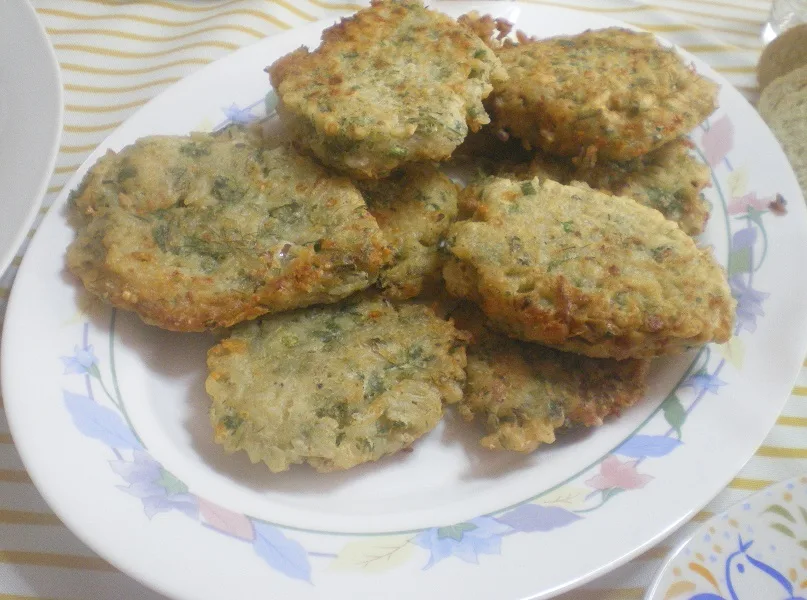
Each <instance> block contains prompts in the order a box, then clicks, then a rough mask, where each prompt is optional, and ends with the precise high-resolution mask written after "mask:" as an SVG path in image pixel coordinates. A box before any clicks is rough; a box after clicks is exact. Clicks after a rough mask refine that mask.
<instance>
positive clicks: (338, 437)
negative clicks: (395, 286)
mask: <svg viewBox="0 0 807 600" xmlns="http://www.w3.org/2000/svg"><path fill="white" fill-rule="evenodd" d="M466 342H467V335H465V334H463V333H462V332H459V331H458V330H457V329H455V328H454V326H453V324H452V323H451V322H449V321H444V320H442V319H439V318H437V317H436V316H435V315H434V313H433V312H432V311H431V310H429V309H428V308H426V307H423V306H418V305H415V304H399V305H393V304H391V303H389V302H386V301H384V300H381V299H378V298H365V299H361V300H353V299H351V300H348V301H345V302H344V303H342V304H338V305H330V306H323V307H311V308H307V309H303V310H299V311H294V312H289V313H284V314H282V315H275V316H271V317H267V318H264V319H262V320H260V321H253V322H250V323H245V324H242V325H239V326H238V327H236V328H235V329H233V332H232V335H231V336H230V337H229V338H227V339H225V340H223V341H222V342H220V343H219V344H218V345H216V346H214V347H213V348H212V349H211V350H210V351H209V352H208V361H207V362H208V368H209V370H210V376H209V377H208V379H207V383H206V388H207V392H208V394H209V395H210V397H211V398H212V400H213V404H212V407H211V409H210V419H211V422H212V424H213V428H214V430H215V439H216V441H217V442H218V443H219V444H221V445H223V446H224V449H225V450H226V451H227V452H235V451H236V450H244V451H245V452H246V453H247V454H248V455H249V458H250V460H252V462H259V461H263V462H264V463H266V465H267V466H268V467H269V469H270V470H271V471H273V472H280V471H285V470H287V469H288V468H289V466H290V465H293V464H298V463H303V462H308V463H309V464H310V465H312V466H313V467H314V468H315V469H316V470H318V471H335V470H341V469H349V468H350V467H354V466H356V465H358V464H361V463H364V462H368V461H374V460H378V459H379V458H381V457H382V456H385V455H388V454H393V453H395V452H398V451H399V450H402V449H404V448H407V447H409V446H410V445H411V444H412V443H413V442H414V441H415V440H416V439H417V438H419V437H420V436H422V435H423V434H424V433H426V432H428V431H430V430H431V429H432V428H434V426H435V425H436V424H437V423H438V421H439V420H440V418H441V416H442V411H443V402H448V403H454V402H457V401H459V400H460V398H461V397H462V386H463V383H464V381H465V371H464V368H465V345H466Z"/></svg>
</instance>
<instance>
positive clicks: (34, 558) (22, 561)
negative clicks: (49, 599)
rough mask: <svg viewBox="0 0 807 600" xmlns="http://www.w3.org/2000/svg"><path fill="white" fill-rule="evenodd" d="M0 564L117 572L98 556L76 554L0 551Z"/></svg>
mask: <svg viewBox="0 0 807 600" xmlns="http://www.w3.org/2000/svg"><path fill="white" fill-rule="evenodd" d="M0 563H6V564H12V565H36V566H38V567H57V568H62V569H87V570H90V571H117V569H115V567H113V566H112V565H110V564H109V563H108V562H106V561H105V560H103V559H102V558H98V557H97V556H77V555H75V554H54V553H51V552H21V551H17V550H0Z"/></svg>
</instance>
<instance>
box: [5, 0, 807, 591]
mask: <svg viewBox="0 0 807 600" xmlns="http://www.w3.org/2000/svg"><path fill="white" fill-rule="evenodd" d="M442 8H443V9H444V10H446V11H447V12H450V13H451V14H453V15H455V16H457V15H460V14H462V13H464V12H467V11H469V10H471V9H478V10H482V11H485V12H491V13H494V14H496V15H499V16H504V17H506V18H509V19H510V20H513V21H516V23H517V25H518V27H520V28H522V29H524V30H526V31H528V32H529V33H533V34H537V35H552V34H559V33H571V32H576V31H580V30H583V29H586V28H590V27H595V28H596V27H605V26H609V25H613V24H614V22H613V21H610V20H607V19H604V18H602V17H600V16H598V15H592V14H587V13H579V12H573V11H567V10H562V9H556V8H547V7H539V6H529V5H520V4H509V3H500V2H496V3H488V4H478V3H463V2H452V3H445V4H443V5H442ZM322 27H324V25H323V24H321V23H320V24H316V25H312V26H310V27H306V28H302V29H299V30H295V31H294V32H291V33H289V34H287V35H279V36H277V37H273V38H269V39H267V40H264V41H263V42H260V43H258V44H256V45H254V46H251V47H249V48H246V49H244V50H242V51H240V52H237V53H235V54H233V55H232V56H230V57H228V58H226V59H224V60H222V61H219V62H217V63H215V64H213V65H210V66H209V67H207V68H205V69H203V70H201V71H200V72H199V73H197V74H195V75H194V76H192V77H189V78H187V79H185V80H184V81H182V82H180V83H178V84H177V85H176V86H174V87H172V88H171V89H170V90H168V91H167V92H165V93H164V94H162V95H161V96H160V97H159V98H157V99H155V100H153V101H152V102H151V103H149V104H148V105H147V106H145V107H144V108H143V109H142V110H141V111H140V112H139V113H138V114H137V115H135V116H134V117H133V118H131V119H130V120H129V121H128V122H126V123H125V124H124V125H123V126H121V127H120V128H119V129H118V130H117V131H116V132H115V133H113V134H112V135H111V136H110V137H109V138H108V139H107V141H106V142H105V143H104V144H103V145H102V146H101V147H100V148H99V149H98V150H97V151H96V152H95V153H94V154H93V155H92V156H91V157H90V158H89V160H88V162H87V163H86V164H85V165H84V166H83V167H82V168H81V169H80V171H79V173H78V174H77V175H76V177H75V178H74V179H73V180H72V181H71V183H70V184H69V185H67V186H66V188H65V192H64V193H63V194H62V195H61V197H60V199H59V201H58V204H57V208H56V209H55V210H52V211H51V212H50V213H49V214H48V217H47V219H46V220H45V222H44V223H43V224H42V226H41V227H40V229H39V232H38V233H37V235H36V238H35V239H34V241H33V243H32V245H31V247H30V249H29V250H28V253H27V256H26V257H25V260H24V261H23V264H22V267H21V270H20V272H19V274H18V276H17V281H16V284H15V286H14V289H13V292H12V295H11V298H10V301H9V308H8V316H7V318H6V323H5V331H4V332H3V345H2V384H3V393H4V397H5V404H6V410H7V412H8V418H9V423H10V425H11V428H12V433H13V435H14V438H15V442H16V444H17V448H18V449H19V452H20V455H21V456H22V459H23V461H24V462H25V465H26V467H27V468H28V470H29V471H30V473H31V477H32V479H33V480H34V482H35V483H36V484H37V486H38V487H39V489H40V490H41V492H42V494H43V495H44V497H45V498H46V500H47V501H48V502H49V503H50V505H51V506H52V507H53V510H54V511H55V512H56V513H57V514H58V515H59V516H60V517H61V518H62V519H63V520H64V521H65V523H66V524H67V525H68V526H69V527H71V528H72V529H73V530H74V531H75V532H76V534H77V535H78V536H79V537H81V538H82V539H83V540H84V541H85V542H86V543H87V544H88V545H89V546H91V547H92V548H93V549H95V550H96V551H97V552H98V553H99V554H101V555H102V556H103V557H105V558H106V559H108V560H109V561H110V562H112V563H113V564H114V565H116V566H118V567H119V568H121V569H122V570H124V571H126V572H127V573H129V574H131V575H132V576H134V577H136V578H138V579H139V580H141V581H143V582H144V583H146V584H148V585H150V586H152V587H154V588H155V589H157V590H159V591H161V592H163V593H165V594H167V595H169V596H172V597H175V598H187V599H193V600H208V599H214V598H231V597H243V598H255V597H263V596H264V595H265V594H266V593H270V594H271V595H272V597H276V598H288V599H292V598H295V599H297V598H300V599H306V598H322V597H328V598H334V599H340V598H350V599H353V598H379V597H383V598H385V599H395V598H402V599H403V598H415V597H416V598H422V599H425V600H428V599H431V598H445V597H446V594H447V593H449V590H450V595H451V596H452V597H458V598H467V599H472V598H496V599H497V600H508V599H513V600H515V599H521V598H527V597H530V598H546V597H549V596H551V595H554V594H557V593H559V592H560V591H562V590H564V589H568V588H571V587H573V586H576V585H579V584H581V583H583V582H584V581H587V580H589V579H591V578H593V577H595V576H597V575H599V574H602V573H604V572H605V571H607V570H609V569H612V568H614V567H616V566H617V565H619V564H622V563H624V562H625V561H627V560H629V559H630V558H631V557H633V556H634V555H636V554H637V553H639V552H640V551H642V550H643V549H644V548H647V547H648V546H650V545H652V544H653V543H655V542H656V541H658V540H659V539H661V538H663V537H664V536H666V535H667V534H669V533H670V532H671V531H672V530H673V529H675V528H676V527H677V526H679V525H680V524H681V523H683V522H685V520H686V519H687V518H688V517H689V516H690V515H692V514H693V513H694V512H695V511H697V510H698V509H700V508H701V507H702V506H703V505H704V504H706V503H707V502H708V501H709V499H711V498H712V497H713V496H714V495H715V494H716V493H717V492H718V491H719V490H720V489H721V488H722V487H723V486H724V485H725V484H726V483H727V482H728V481H729V480H730V479H731V477H732V476H733V474H734V473H736V472H737V471H738V470H739V469H740V467H741V466H742V465H743V463H744V462H745V461H746V460H747V459H748V457H749V456H751V454H752V453H753V451H754V449H755V448H756V447H757V446H758V445H759V444H760V443H761V441H762V439H763V438H764V436H765V434H766V432H767V431H768V429H769V428H770V427H771V426H772V424H773V422H774V420H775V419H776V416H777V414H778V413H779V410H780V408H781V406H782V405H783V403H784V402H785V400H786V398H787V396H788V393H789V391H790V387H791V385H792V383H793V381H794V379H795V376H796V373H797V370H798V368H799V366H800V364H801V360H802V357H803V356H804V350H805V339H804V337H803V336H802V333H804V332H805V331H806V330H807V307H806V306H805V304H804V302H803V298H805V297H807V276H805V271H804V269H803V268H802V265H801V260H802V259H801V257H802V256H803V243H804V240H805V239H807V219H806V218H805V217H807V215H806V214H805V212H807V211H805V207H804V203H803V199H802V196H801V193H800V192H799V189H798V187H797V185H796V181H795V178H794V176H793V173H792V171H791V169H790V167H789V166H788V163H787V161H786V160H785V158H784V155H783V154H782V151H781V150H780V148H779V146H778V144H777V143H776V142H775V141H774V138H773V137H772V135H771V134H770V132H769V131H768V130H767V129H766V127H765V126H764V124H763V123H762V121H761V120H760V119H759V118H758V116H757V115H756V113H755V112H754V110H753V109H752V108H751V107H750V106H749V105H748V104H747V103H746V101H745V100H744V99H743V98H742V96H740V94H739V93H738V92H737V91H736V90H734V89H732V88H731V87H730V86H729V84H728V83H726V82H725V81H724V80H722V79H721V78H720V77H719V76H718V75H716V74H715V73H714V72H713V71H711V70H710V69H709V68H708V67H707V66H706V65H704V64H701V63H698V62H697V61H696V60H695V59H694V58H692V57H691V56H687V60H692V61H693V62H694V63H695V64H696V67H697V68H698V69H699V70H700V71H701V72H703V73H705V74H707V75H708V76H710V77H714V78H715V79H717V80H718V81H720V82H721V83H722V84H723V88H722V92H721V96H720V104H721V109H720V110H719V111H718V112H717V113H716V114H715V115H713V116H712V117H711V118H710V119H709V121H708V122H707V123H704V124H703V125H702V126H701V127H699V128H698V129H697V130H696V131H694V132H693V134H692V139H693V141H694V142H695V144H696V145H697V151H698V153H699V154H700V156H701V157H702V159H703V160H704V161H706V162H707V163H708V164H709V165H710V166H711V168H712V172H713V186H712V187H711V188H710V189H709V190H708V197H709V200H710V201H711V202H712V204H713V206H714V214H713V216H712V218H711V221H710V224H709V228H708V231H707V233H706V234H705V235H704V237H703V243H705V244H711V245H713V246H714V247H715V252H716V255H717V257H718V258H719V260H720V261H721V262H722V263H724V264H725V265H726V267H727V269H728V273H729V277H730V279H731V285H732V289H733V291H734V294H735V295H736V297H737V299H738V301H739V309H738V320H737V324H736V330H735V336H734V337H733V338H732V340H731V341H730V342H729V343H727V344H724V345H721V346H710V347H707V348H704V349H703V350H701V351H700V352H697V353H692V354H690V355H686V356H680V357H677V358H671V359H666V360H659V361H657V364H655V367H654V369H653V372H652V375H651V385H650V389H649V392H648V395H647V398H646V400H645V401H644V402H642V403H640V404H639V405H638V406H636V407H634V408H632V409H630V410H628V411H626V413H625V414H624V415H623V416H622V417H621V418H620V419H615V420H612V421H610V422H609V423H608V424H607V425H606V426H604V427H602V428H599V429H597V430H591V431H583V432H578V433H576V434H574V435H571V436H567V437H566V438H565V439H563V440H562V441H559V442H558V443H556V444H554V445H552V446H551V447H546V448H543V449H541V450H540V451H538V452H535V453H533V454H531V455H528V456H521V455H515V454H510V453H507V454H504V453H490V452H488V451H485V450H482V449H481V448H480V447H479V446H478V444H477V440H478V432H476V431H473V430H472V429H468V428H467V427H464V426H461V425H460V424H459V423H457V422H456V420H454V419H453V418H452V417H451V414H449V415H448V418H447V419H445V421H444V422H443V423H442V424H441V425H440V426H439V427H438V429H437V430H435V431H434V432H432V433H431V434H430V435H428V436H427V437H426V438H424V439H422V440H421V441H419V442H418V443H417V444H416V445H415V447H414V452H412V453H409V454H402V455H400V456H395V457H390V458H388V459H384V460H382V461H380V462H379V463H377V464H372V465H364V466H362V467H359V468H357V469H354V470H351V471H348V472H343V473H332V474H327V475H320V474H316V473H314V472H313V471H311V470H310V469H307V468H295V469H293V470H292V471H290V472H288V473H285V474H280V475H273V474H271V473H269V472H268V470H267V469H266V468H265V467H263V466H262V465H252V464H250V463H249V461H248V460H247V458H246V457H245V456H239V455H236V456H225V455H224V453H223V452H222V451H221V450H220V449H219V448H218V447H217V446H215V445H214V444H213V442H212V439H211V438H212V435H211V430H210V425H209V423H208V419H207V408H208V399H207V397H206V395H205V392H204V387H203V382H204V378H205V375H206V372H205V365H204V356H205V351H206V349H207V348H208V347H209V346H210V345H211V344H212V342H213V340H212V338H211V337H210V336H207V335H201V334H200V335H187V334H186V335H182V334H176V333H170V332H165V331H160V330H158V329H155V328H153V327H148V326H145V325H143V324H142V323H141V322H140V321H139V320H138V319H137V318H136V317H134V316H132V315H131V314H127V313H122V312H115V311H111V310H110V309H108V308H107V307H104V306H99V305H98V304H97V303H95V302H93V301H92V300H90V299H89V298H87V297H86V296H85V295H84V293H83V292H82V290H81V289H80V286H79V285H77V283H76V281H75V280H74V279H73V278H72V277H71V276H70V275H69V274H68V273H66V271H65V268H64V250H65V247H66V246H67V245H68V243H69V242H70V240H71V239H72V237H73V232H72V231H71V229H70V228H69V227H68V225H67V223H66V219H65V211H64V209H63V205H64V202H65V199H66V196H67V190H69V189H71V188H73V187H75V186H76V185H77V184H78V182H79V180H80V177H81V176H82V175H83V173H84V172H85V171H86V169H87V167H88V166H89V165H90V164H91V163H92V162H93V161H94V160H95V159H96V158H97V157H98V156H100V155H101V153H103V152H104V151H106V149H108V148H113V149H119V148H121V147H122V146H124V145H126V144H128V143H130V142H132V141H133V140H134V139H135V138H137V137H140V136H143V135H147V134H153V133H186V132H188V131H191V130H194V129H210V128H215V127H217V126H220V125H222V124H224V123H226V122H229V121H249V120H252V119H255V118H259V117H260V116H262V113H263V111H264V110H265V107H264V102H263V98H264V96H265V95H266V93H267V91H268V82H267V78H266V76H265V74H264V73H263V71H262V69H263V67H265V66H266V65H267V64H268V63H270V62H272V61H273V60H274V59H275V58H277V57H279V56H281V55H282V54H285V53H287V52H289V51H291V50H293V49H295V48H296V47H298V46H299V45H300V44H301V43H309V44H312V45H316V43H317V40H318V36H319V33H320V31H321V29H322ZM268 104H270V105H271V102H269V103H268ZM270 108H271V106H270Z"/></svg>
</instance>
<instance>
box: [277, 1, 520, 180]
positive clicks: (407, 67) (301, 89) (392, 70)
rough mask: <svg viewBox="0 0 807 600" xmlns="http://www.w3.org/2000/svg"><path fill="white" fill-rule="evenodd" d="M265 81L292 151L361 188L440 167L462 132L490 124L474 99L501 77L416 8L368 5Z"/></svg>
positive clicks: (446, 23) (436, 16) (459, 30)
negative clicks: (415, 168)
mask: <svg viewBox="0 0 807 600" xmlns="http://www.w3.org/2000/svg"><path fill="white" fill-rule="evenodd" d="M269 73H270V75H271V79H272V85H273V86H274V88H275V90H276V91H277V95H278V99H279V103H278V114H279V115H280V117H281V118H282V119H284V120H286V121H287V123H288V124H289V128H290V130H291V132H292V135H293V136H294V138H295V139H296V141H297V143H298V144H300V145H301V146H303V147H305V148H307V149H309V150H310V151H311V152H312V153H313V154H314V155H316V156H317V157H318V158H319V159H320V160H322V161H323V162H324V163H325V164H327V165H329V166H332V167H335V168H338V169H341V170H344V171H346V172H348V173H350V174H351V175H354V176H356V177H362V178H370V179H375V178H379V177H383V176H385V175H386V174H388V173H389V172H391V171H392V170H393V169H395V168H397V167H399V166H401V165H403V164H405V163H408V162H414V161H423V160H437V161H440V160H446V159H447V158H448V157H449V156H450V155H451V153H452V151H453V150H454V148H456V147H457V146H458V145H459V144H460V143H461V142H462V140H463V139H464V138H465V136H466V134H467V133H468V130H469V128H470V129H471V130H472V131H475V130H477V129H478V128H479V127H480V126H481V125H482V124H484V123H488V122H489V121H490V119H489V117H488V115H487V113H486V112H485V109H484V107H483V106H482V100H483V99H484V98H486V97H487V96H488V95H489V94H490V92H491V90H492V89H493V87H492V81H498V80H501V79H504V78H506V74H505V72H504V70H503V69H502V67H501V63H500V62H499V59H498V58H496V56H495V55H494V53H493V51H492V50H491V49H489V48H488V47H487V46H486V45H485V44H484V43H483V42H482V40H480V39H479V37H477V36H476V35H475V34H474V33H473V32H472V31H471V30H470V29H468V28H466V27H465V26H463V25H460V24H458V23H457V22H456V21H455V20H454V19H452V18H451V17H448V16H446V15H444V14H442V13H439V12H436V11H433V10H429V9H427V8H425V7H424V6H423V4H422V3H421V2H419V1H416V0H373V3H372V6H371V7H369V8H365V9H363V10H360V11H358V12H357V13H355V14H354V15H352V16H351V17H349V18H346V19H343V20H342V21H341V23H339V24H337V25H334V26H333V27H331V28H329V29H326V30H325V32H324V33H323V35H322V44H321V45H320V46H319V48H317V49H316V50H314V51H313V52H309V51H308V50H307V49H306V48H300V49H299V50H296V51H295V52H292V53H291V54H288V55H286V56H284V57H283V58H281V59H279V60H278V61H276V62H275V63H274V64H273V65H272V66H271V67H269Z"/></svg>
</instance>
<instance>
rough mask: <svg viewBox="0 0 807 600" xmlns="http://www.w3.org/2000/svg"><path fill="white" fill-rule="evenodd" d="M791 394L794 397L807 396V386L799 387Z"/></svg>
mask: <svg viewBox="0 0 807 600" xmlns="http://www.w3.org/2000/svg"><path fill="white" fill-rule="evenodd" d="M790 394H791V395H793V396H807V386H803V385H797V386H796V387H794V388H793V390H792V391H791V392H790Z"/></svg>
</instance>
